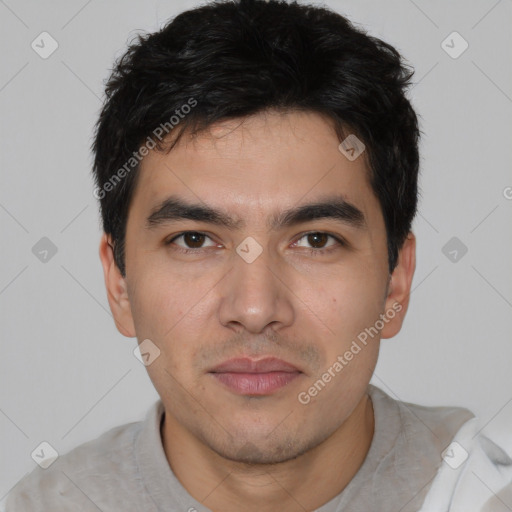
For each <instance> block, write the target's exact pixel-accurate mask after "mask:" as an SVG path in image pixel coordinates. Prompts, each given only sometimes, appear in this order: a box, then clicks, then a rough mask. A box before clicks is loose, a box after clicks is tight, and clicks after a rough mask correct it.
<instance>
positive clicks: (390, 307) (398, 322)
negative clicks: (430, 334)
mask: <svg viewBox="0 0 512 512" xmlns="http://www.w3.org/2000/svg"><path fill="white" fill-rule="evenodd" d="M415 268H416V237H415V236H414V234H413V233H412V232H410V233H409V235H408V236H407V238H406V240H405V242H404V244H403V246H402V248H401V249H400V251H399V253H398V263H397V266H396V267H395V269H394V270H393V273H392V274H391V279H390V282H389V286H388V295H387V297H386V306H385V315H386V317H387V318H388V322H385V324H384V328H383V329H382V331H381V338H392V337H393V336H395V335H396V334H398V332H399V331H400V329H401V328H402V323H403V321H404V318H405V314H406V313H407V308H408V306H409V296H410V294H411V283H412V278H413V276H414V270H415Z"/></svg>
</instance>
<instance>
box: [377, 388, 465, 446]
mask: <svg viewBox="0 0 512 512" xmlns="http://www.w3.org/2000/svg"><path fill="white" fill-rule="evenodd" d="M369 392H370V396H371V399H372V402H373V403H374V404H375V405H376V406H377V407H378V408H379V409H380V410H383V409H386V410H388V411H389V414H393V415H397V416H398V419H399V422H400V432H401V436H402V437H403V438H404V442H407V443H412V444H415V445H417V446H422V447H423V449H424V448H425V446H426V445H429V446H430V447H431V448H432V449H433V450H434V451H435V452H436V453H437V454H441V452H442V451H443V450H445V449H446V448H447V446H448V445H449V444H450V442H451V441H452V439H453V437H454V436H455V434H456V433H457V432H458V431H459V429H460V428H461V427H462V426H463V425H464V424H465V423H467V422H468V421H469V420H471V419H472V418H474V417H475V415H474V414H473V413H472V412H471V411H470V410H469V409H466V408H464V407H451V406H450V407H448V406H436V407H429V406H424V405H419V404H416V403H410V402H403V401H400V400H397V399H394V398H392V397H391V396H390V395H388V394H387V393H385V392H384V391H383V390H382V389H380V388H378V387H376V386H373V385H370V387H369ZM420 440H421V441H422V443H421V444H420V443H419V441H420Z"/></svg>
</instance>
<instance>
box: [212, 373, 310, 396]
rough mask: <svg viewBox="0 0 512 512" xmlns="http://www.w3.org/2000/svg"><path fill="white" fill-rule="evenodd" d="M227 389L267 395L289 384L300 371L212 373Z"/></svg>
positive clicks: (242, 392) (240, 393) (243, 393)
mask: <svg viewBox="0 0 512 512" xmlns="http://www.w3.org/2000/svg"><path fill="white" fill-rule="evenodd" d="M212 375H213V376H214V377H215V378H216V379H217V380H219V381H220V382H222V384H224V385H225V386H227V387H228V388H229V389H231V390H232V391H234V392H235V393H238V394H239V395H257V396H258V395H259V396H262V395H269V394H271V393H273V392H275V391H277V390H278V389H281V388H282V387H284V386H286V385H287V384H289V383H290V382H291V381H292V380H294V379H295V378H297V377H298V376H299V375H300V372H268V373H232V372H223V373H212Z"/></svg>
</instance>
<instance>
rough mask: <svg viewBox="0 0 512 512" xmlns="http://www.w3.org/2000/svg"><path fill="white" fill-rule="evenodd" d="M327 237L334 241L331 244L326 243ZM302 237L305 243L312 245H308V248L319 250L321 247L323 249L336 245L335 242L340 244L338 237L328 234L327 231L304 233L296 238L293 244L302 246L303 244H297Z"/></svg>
mask: <svg viewBox="0 0 512 512" xmlns="http://www.w3.org/2000/svg"><path fill="white" fill-rule="evenodd" d="M329 238H330V239H332V240H333V241H334V243H332V244H331V245H326V243H327V241H328V239H329ZM303 239H305V240H306V242H307V243H309V244H311V246H312V247H308V248H313V249H319V250H322V249H325V248H328V247H332V246H333V245H337V244H340V245H341V240H340V239H339V238H337V237H335V236H334V235H330V234H329V233H322V232H314V233H306V234H305V235H303V236H301V237H300V238H299V239H298V241H297V242H295V244H294V245H295V246H300V247H304V245H300V244H299V242H300V240H303ZM318 246H320V247H318ZM306 247H307V246H306Z"/></svg>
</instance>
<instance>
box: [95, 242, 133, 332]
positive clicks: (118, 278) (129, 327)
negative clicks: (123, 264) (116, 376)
mask: <svg viewBox="0 0 512 512" xmlns="http://www.w3.org/2000/svg"><path fill="white" fill-rule="evenodd" d="M99 253H100V259H101V264H102V265H103V274H104V277H105V287H106V289H107V297H108V303H109V305H110V311H112V315H113V316H114V322H115V324H116V327H117V330H118V331H119V332H120V333H121V334H123V335H124V336H126V337H128V338H134V337H135V336H136V334H135V326H134V323H133V317H132V310H131V306H130V301H129V298H128V293H127V287H126V281H125V279H124V277H123V276H122V275H121V272H120V271H119V268H118V266H117V265H116V262H115V260H114V250H113V244H112V242H111V238H110V236H109V235H107V234H105V233H103V236H102V237H101V241H100V251H99Z"/></svg>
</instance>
